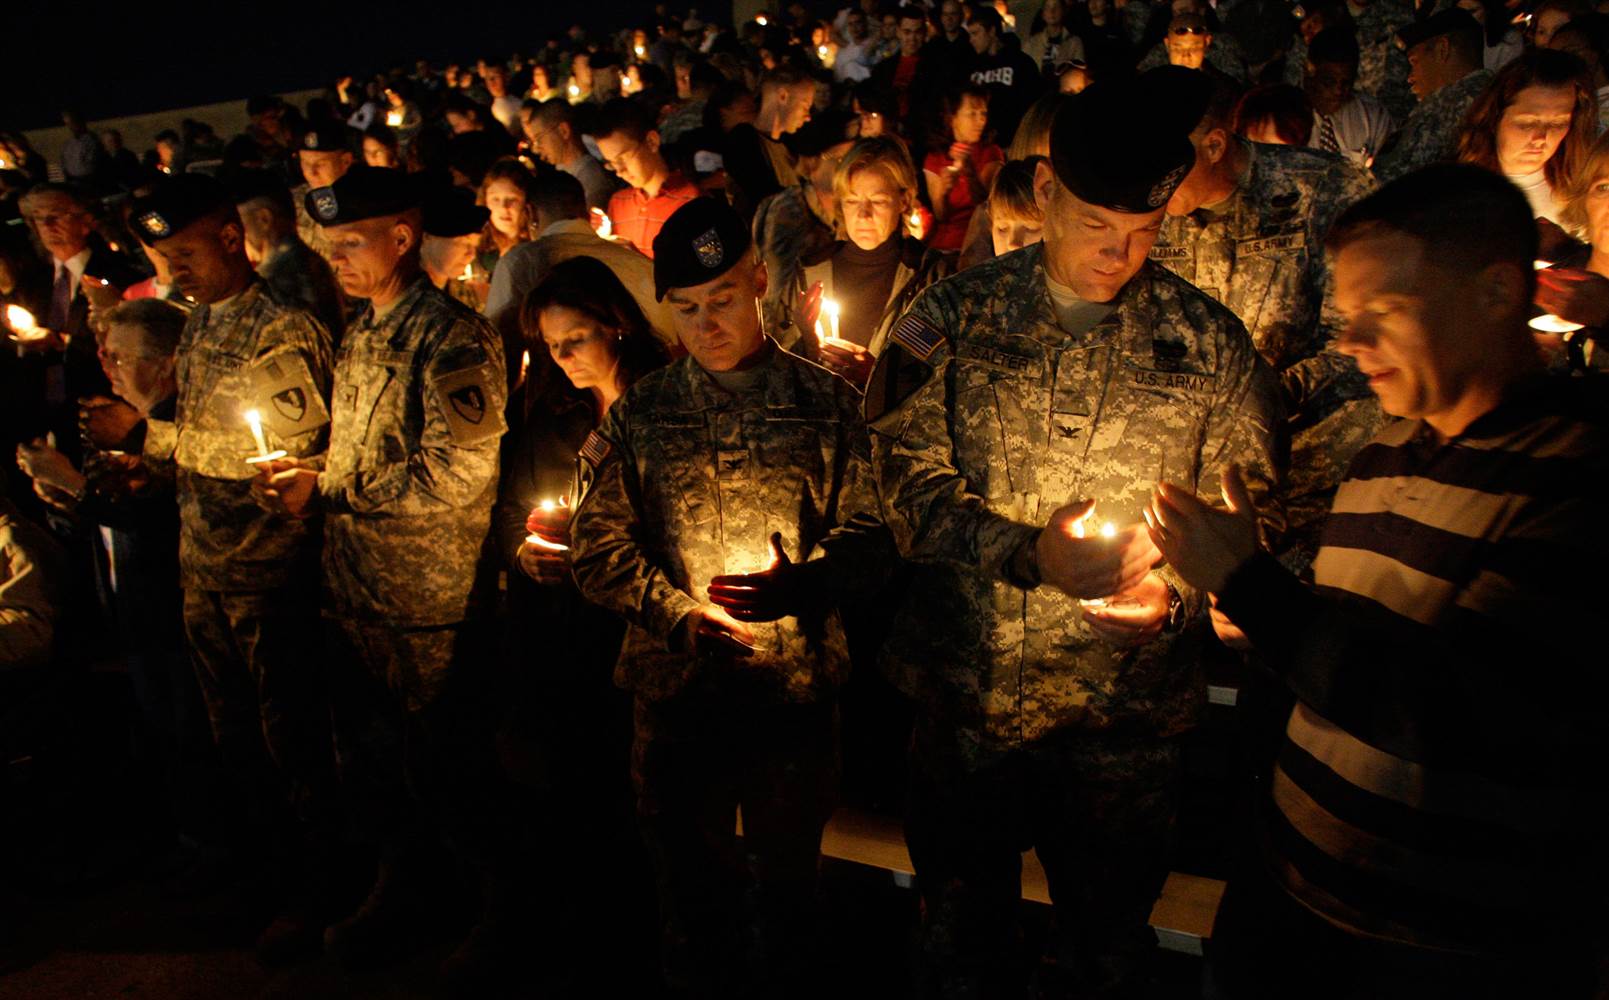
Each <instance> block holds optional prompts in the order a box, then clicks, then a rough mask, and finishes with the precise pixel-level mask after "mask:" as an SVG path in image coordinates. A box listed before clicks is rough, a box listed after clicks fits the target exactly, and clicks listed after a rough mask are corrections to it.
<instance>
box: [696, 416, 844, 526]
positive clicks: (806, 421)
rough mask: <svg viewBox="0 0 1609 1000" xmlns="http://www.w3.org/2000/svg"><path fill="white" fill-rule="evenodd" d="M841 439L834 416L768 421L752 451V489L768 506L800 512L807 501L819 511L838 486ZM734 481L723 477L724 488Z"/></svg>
mask: <svg viewBox="0 0 1609 1000" xmlns="http://www.w3.org/2000/svg"><path fill="white" fill-rule="evenodd" d="M837 439H838V422H837V421H836V420H834V419H832V418H830V417H823V418H821V419H810V418H803V419H777V418H772V419H768V420H765V421H764V422H763V423H762V424H761V425H760V432H759V433H758V434H755V435H754V436H753V441H752V442H751V443H749V445H748V447H747V449H746V450H747V451H748V452H749V454H750V455H751V456H753V457H752V459H751V463H752V465H753V468H752V469H751V470H750V471H749V473H748V475H749V478H750V479H751V481H752V484H753V485H751V486H750V487H749V489H752V490H755V491H757V492H758V494H759V495H760V496H761V497H763V498H764V502H765V504H766V506H767V507H768V508H769V507H772V506H777V505H785V506H784V507H783V509H786V510H789V511H798V510H800V505H801V504H803V505H804V506H805V507H806V508H815V509H818V510H819V509H820V508H821V507H823V506H825V504H826V503H827V501H828V497H827V494H828V493H829V492H830V491H831V489H832V484H831V482H830V480H831V475H832V467H833V462H834V460H835V456H834V454H833V450H834V443H835V442H836V441H837ZM729 482H730V480H729V479H728V477H726V476H724V475H723V477H722V482H721V486H722V487H723V488H725V487H727V486H728V484H729ZM731 485H733V486H736V485H737V484H736V483H731Z"/></svg>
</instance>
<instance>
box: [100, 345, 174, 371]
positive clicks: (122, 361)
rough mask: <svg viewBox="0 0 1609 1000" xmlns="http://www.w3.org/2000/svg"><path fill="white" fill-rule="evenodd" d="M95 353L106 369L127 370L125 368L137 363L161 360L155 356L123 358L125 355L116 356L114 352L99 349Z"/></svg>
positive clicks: (145, 355)
mask: <svg viewBox="0 0 1609 1000" xmlns="http://www.w3.org/2000/svg"><path fill="white" fill-rule="evenodd" d="M95 353H96V355H98V356H99V357H100V359H101V361H102V362H104V363H105V364H106V366H107V367H108V368H117V369H122V368H127V367H129V366H131V365H133V364H134V363H135V362H137V361H161V360H162V359H161V358H159V357H157V356H155V355H153V354H130V355H126V356H125V355H122V354H118V353H117V352H116V351H108V350H105V349H104V348H103V349H101V350H98V351H96V352H95Z"/></svg>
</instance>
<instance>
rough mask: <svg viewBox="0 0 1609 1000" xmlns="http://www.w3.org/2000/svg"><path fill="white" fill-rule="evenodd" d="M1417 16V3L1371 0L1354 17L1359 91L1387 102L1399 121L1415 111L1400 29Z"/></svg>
mask: <svg viewBox="0 0 1609 1000" xmlns="http://www.w3.org/2000/svg"><path fill="white" fill-rule="evenodd" d="M1413 19H1414V5H1413V4H1412V3H1410V2H1407V0H1369V4H1368V6H1366V7H1364V8H1363V10H1362V11H1360V12H1358V13H1357V14H1356V15H1354V17H1353V21H1354V23H1355V24H1356V25H1357V35H1358V79H1357V90H1358V93H1360V94H1367V95H1368V96H1370V97H1372V98H1374V99H1375V100H1377V101H1379V102H1380V103H1381V104H1384V105H1385V106H1386V110H1387V111H1390V112H1391V117H1393V118H1395V119H1397V120H1398V121H1401V120H1402V119H1403V117H1404V116H1406V115H1407V114H1409V113H1410V112H1411V111H1412V110H1413V107H1414V96H1413V88H1412V87H1410V86H1409V85H1408V69H1409V66H1408V53H1407V52H1405V51H1404V50H1403V48H1402V46H1400V45H1398V44H1397V31H1398V30H1399V29H1401V28H1405V27H1407V26H1408V25H1409V24H1412V23H1413ZM1299 35H1300V33H1298V36H1299ZM1303 54H1304V55H1305V54H1306V53H1305V52H1304V53H1303Z"/></svg>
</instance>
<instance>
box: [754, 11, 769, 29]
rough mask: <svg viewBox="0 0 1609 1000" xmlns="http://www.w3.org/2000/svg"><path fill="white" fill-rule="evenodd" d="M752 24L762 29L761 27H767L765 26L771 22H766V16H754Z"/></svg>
mask: <svg viewBox="0 0 1609 1000" xmlns="http://www.w3.org/2000/svg"><path fill="white" fill-rule="evenodd" d="M754 23H755V24H758V25H759V26H760V27H762V28H763V27H765V26H766V25H767V24H770V23H771V22H770V21H768V20H766V16H765V15H764V14H756V15H755V16H754Z"/></svg>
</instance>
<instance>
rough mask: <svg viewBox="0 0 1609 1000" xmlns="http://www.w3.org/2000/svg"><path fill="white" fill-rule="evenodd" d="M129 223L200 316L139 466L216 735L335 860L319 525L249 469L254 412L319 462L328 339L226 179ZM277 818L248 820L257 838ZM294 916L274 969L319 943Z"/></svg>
mask: <svg viewBox="0 0 1609 1000" xmlns="http://www.w3.org/2000/svg"><path fill="white" fill-rule="evenodd" d="M129 217H130V220H131V221H132V224H133V227H134V230H135V232H137V233H138V234H139V236H140V238H141V239H142V240H144V241H145V242H146V244H148V245H149V246H151V247H152V248H153V249H154V250H155V251H156V252H157V253H158V254H160V255H162V256H163V257H164V258H166V259H167V261H168V264H169V266H170V267H171V268H172V270H173V280H174V282H175V283H176V284H177V285H178V286H179V288H180V289H182V290H183V291H184V293H185V294H186V295H188V296H190V297H191V298H193V299H195V300H196V301H197V302H198V303H199V305H197V306H196V308H195V309H194V311H192V312H191V313H190V315H189V317H188V319H187V320H186V322H185V327H184V333H183V335H182V336H181V338H180V342H179V348H178V356H177V370H176V376H177V380H178V386H179V397H178V405H177V409H176V410H175V413H174V418H173V420H172V421H162V420H155V419H151V420H148V421H147V422H146V431H145V438H144V456H145V460H146V462H147V464H148V466H150V467H151V469H152V470H153V472H154V473H155V474H156V475H158V476H160V477H162V478H164V479H166V478H168V477H169V476H171V477H172V479H173V481H174V484H175V488H176V491H177V494H178V503H179V528H180V531H179V572H180V582H181V584H182V585H183V587H184V624H185V632H186V635H187V637H188V639H189V643H190V650H191V656H192V659H193V661H194V663H195V667H196V675H197V677H198V679H199V680H200V684H201V690H202V694H203V696H204V698H205V701H206V705H207V715H208V718H209V719H210V721H211V723H212V731H213V736H214V739H215V740H216V742H217V744H218V747H219V751H220V754H221V755H222V757H223V758H224V760H225V762H226V765H227V766H228V767H229V768H230V769H231V770H232V772H233V773H234V774H235V775H237V776H238V777H239V778H240V780H241V781H242V782H243V783H244V784H246V785H247V788H248V790H249V792H248V794H259V795H260V794H261V791H262V789H264V788H271V787H273V786H274V785H278V786H280V787H279V788H278V789H276V791H277V795H276V796H275V798H277V799H278V800H279V801H281V802H283V797H284V795H285V794H286V792H287V791H288V794H289V796H290V798H291V801H292V802H293V803H294V804H295V806H296V808H297V810H298V812H299V813H300V816H301V818H302V820H303V821H304V823H306V824H308V827H307V828H304V830H303V831H302V835H305V834H306V833H307V832H312V833H313V834H314V835H316V836H318V837H320V838H324V839H325V841H326V842H325V845H324V846H327V840H328V838H331V837H333V836H334V831H335V828H336V822H335V820H334V818H333V817H332V815H331V812H332V809H331V801H332V797H333V796H332V788H331V786H332V779H333V772H332V769H331V762H330V760H329V734H328V729H327V726H326V724H325V722H324V718H325V716H326V715H327V709H326V708H325V701H324V696H323V691H322V686H321V681H322V678H321V677H320V676H319V674H320V673H321V670H320V667H319V664H318V662H317V659H316V657H315V656H314V655H313V654H314V650H315V648H316V647H315V646H314V645H313V644H312V643H310V642H309V641H308V637H309V635H310V633H311V631H312V629H311V626H312V623H313V622H314V621H316V620H317V611H316V599H317V576H316V571H317V563H316V560H317V558H318V523H317V522H316V521H302V520H298V519H296V518H292V517H286V516H284V515H283V514H275V513H267V512H264V511H263V510H261V509H260V508H259V507H258V505H257V504H256V503H255V502H254V501H253V499H252V495H251V481H252V476H253V472H254V470H253V467H252V466H251V465H249V464H248V463H247V459H249V458H251V457H252V456H254V455H256V454H257V449H258V445H257V443H256V441H255V440H254V435H253V432H252V429H251V427H250V425H249V424H248V422H247V420H246V416H245V414H246V412H247V411H248V410H256V411H257V413H258V414H260V419H261V422H262V434H263V438H264V444H266V446H267V447H270V448H281V449H284V451H286V452H288V453H289V454H290V455H292V456H304V455H314V454H318V453H320V452H322V451H323V450H324V444H325V440H326V436H327V433H328V428H329V422H330V419H329V410H328V409H327V405H326V399H327V398H328V396H329V386H330V365H331V350H330V339H329V334H328V333H327V332H326V331H325V329H324V328H323V327H322V326H320V325H319V323H318V321H317V320H315V319H314V318H313V317H312V316H311V315H310V314H309V313H307V312H305V311H304V310H302V309H300V308H297V307H296V306H293V305H290V304H287V303H285V302H282V301H281V300H280V299H278V298H277V297H276V296H275V294H274V293H273V292H272V291H271V290H270V289H269V287H268V286H267V285H266V284H265V283H264V282H263V281H262V279H260V278H259V277H257V275H256V274H254V273H253V271H252V268H251V263H250V262H249V261H248V260H247V259H246V252H245V245H244V237H243V235H242V232H241V224H240V220H239V217H238V216H237V215H236V213H235V208H234V202H233V200H232V199H231V198H230V197H229V195H228V193H227V192H226V191H225V190H224V189H223V187H222V186H221V185H219V184H218V183H217V182H216V181H213V180H212V179H210V178H208V177H205V176H202V175H197V174H186V175H183V176H181V177H178V178H175V179H173V180H171V181H168V182H166V183H165V184H164V185H163V186H162V187H161V188H159V189H158V191H157V192H156V193H155V194H153V195H151V196H150V197H148V198H144V199H140V200H138V201H136V202H135V204H134V205H133V206H132V209H131V213H130V216H129ZM269 801H272V800H270V799H269V798H268V797H267V796H262V801H260V802H257V803H253V805H255V806H256V807H258V808H262V807H263V806H264V805H265V804H266V803H267V802H269ZM273 820H274V817H273V816H272V815H269V816H261V817H253V819H252V820H251V821H250V822H251V823H252V825H253V828H254V829H258V830H261V829H263V828H264V827H263V824H265V823H272V821H273ZM268 829H270V830H272V831H273V832H270V833H268V834H266V838H265V839H267V840H268V841H270V842H273V841H279V840H281V838H282V836H283V834H282V831H281V830H280V829H278V828H274V827H272V826H269V827H268ZM297 863H298V864H306V863H307V862H306V859H303V860H302V861H299V862H297ZM295 903H296V904H297V906H298V908H297V909H296V910H295V911H294V912H293V911H291V910H287V912H286V913H285V915H284V917H283V918H282V920H280V921H277V922H276V923H275V924H274V925H272V926H271V927H270V928H269V929H268V930H267V931H265V932H264V936H263V938H262V939H260V940H259V948H260V952H261V954H262V955H263V957H264V958H265V959H268V960H270V961H274V960H280V959H284V958H289V957H291V956H292V954H294V952H295V951H296V950H298V949H299V948H301V947H303V946H307V945H309V944H316V942H317V936H316V935H317V931H318V929H319V928H318V927H317V926H315V924H314V922H313V921H314V915H313V914H311V913H309V912H305V910H304V909H302V908H300V907H302V906H303V904H305V903H306V900H305V899H298V900H296V901H295ZM309 935H311V937H309Z"/></svg>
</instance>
